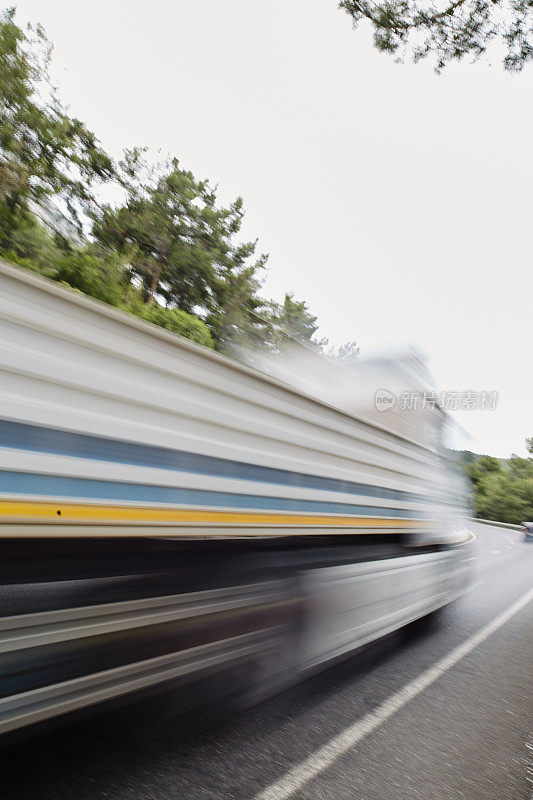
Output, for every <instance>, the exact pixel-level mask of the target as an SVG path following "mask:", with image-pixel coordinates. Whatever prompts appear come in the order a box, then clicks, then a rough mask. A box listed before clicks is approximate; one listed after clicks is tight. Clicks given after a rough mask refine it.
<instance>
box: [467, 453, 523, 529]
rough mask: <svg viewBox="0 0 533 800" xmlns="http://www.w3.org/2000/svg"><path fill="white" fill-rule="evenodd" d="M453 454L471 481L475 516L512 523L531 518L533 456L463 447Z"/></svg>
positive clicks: (517, 523) (518, 523)
mask: <svg viewBox="0 0 533 800" xmlns="http://www.w3.org/2000/svg"><path fill="white" fill-rule="evenodd" d="M526 441H528V440H526ZM453 457H454V460H455V461H459V463H461V464H462V466H463V470H464V472H465V475H466V476H467V477H468V479H469V480H470V482H471V485H472V489H473V506H474V514H475V516H476V517H479V518H480V519H493V520H497V521H499V522H508V523H511V524H514V525H520V523H522V522H524V521H526V520H533V459H531V458H520V457H519V456H516V455H512V456H511V457H510V458H508V459H498V458H493V457H492V456H477V455H476V454H475V453H471V452H469V451H466V450H465V451H461V452H459V453H454V454H453Z"/></svg>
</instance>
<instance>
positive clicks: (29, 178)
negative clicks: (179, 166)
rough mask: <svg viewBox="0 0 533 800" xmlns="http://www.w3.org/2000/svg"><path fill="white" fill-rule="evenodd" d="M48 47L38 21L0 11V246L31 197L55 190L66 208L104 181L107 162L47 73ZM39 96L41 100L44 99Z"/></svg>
mask: <svg viewBox="0 0 533 800" xmlns="http://www.w3.org/2000/svg"><path fill="white" fill-rule="evenodd" d="M50 52H51V46H50V44H49V42H48V41H47V39H46V36H45V34H44V32H43V30H42V28H40V27H39V26H38V27H37V28H36V29H35V30H32V29H31V27H29V26H28V28H27V29H26V31H23V30H22V29H21V28H19V27H18V25H16V23H15V21H14V9H8V10H7V11H4V12H2V13H0V246H2V247H3V248H4V249H6V248H7V246H8V239H9V237H10V236H11V235H12V232H13V230H14V229H15V228H16V226H17V222H19V221H20V220H21V218H22V217H21V213H20V212H21V211H25V210H27V208H28V201H29V199H30V198H33V199H34V200H38V199H39V198H40V197H43V196H44V195H47V194H57V195H61V197H62V198H63V200H64V202H65V204H66V206H67V208H68V209H69V212H70V213H71V214H72V216H73V217H74V218H75V219H76V220H77V221H79V217H78V213H79V210H80V209H81V208H84V207H85V206H86V205H87V204H88V203H90V201H91V199H92V193H91V187H92V186H93V184H95V183H97V182H100V181H106V180H109V179H110V178H111V177H112V176H113V174H114V170H113V164H112V161H111V159H110V158H109V157H108V156H107V155H106V154H105V153H104V152H103V150H101V148H100V147H99V145H98V142H97V140H96V137H95V136H94V134H93V133H91V131H89V130H88V129H87V128H86V127H85V125H84V124H83V123H82V122H80V120H77V119H73V118H71V117H69V115H68V114H67V113H66V112H65V110H64V108H63V107H62V105H61V103H60V101H59V100H58V98H57V96H56V94H55V91H54V88H53V87H52V86H51V84H50V80H49V77H48V63H49V60H50ZM42 98H44V99H42Z"/></svg>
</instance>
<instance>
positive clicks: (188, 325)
mask: <svg viewBox="0 0 533 800" xmlns="http://www.w3.org/2000/svg"><path fill="white" fill-rule="evenodd" d="M123 307H124V308H125V309H126V310H127V311H129V312H130V313H133V314H135V316H137V317H141V319H144V320H146V321H147V322H151V323H153V324H154V325H158V326H159V327H160V328H166V330H167V331H172V333H178V334H179V335H180V336H184V337H185V338H186V339H190V340H191V341H192V342H196V343H197V344H202V345H204V347H208V348H209V349H211V350H213V349H214V347H215V343H214V341H213V338H212V336H211V333H210V331H209V328H208V327H207V325H206V324H205V322H203V321H202V320H201V319H198V317H195V316H194V314H188V313H187V312H186V311H182V309H181V308H164V307H163V306H160V305H158V304H157V303H154V304H153V305H147V304H146V303H139V302H137V303H135V302H134V303H132V304H131V305H125V306H123Z"/></svg>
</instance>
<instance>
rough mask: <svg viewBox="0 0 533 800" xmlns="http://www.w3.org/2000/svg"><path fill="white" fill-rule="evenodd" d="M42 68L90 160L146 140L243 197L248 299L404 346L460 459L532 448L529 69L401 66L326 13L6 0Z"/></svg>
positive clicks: (336, 337)
mask: <svg viewBox="0 0 533 800" xmlns="http://www.w3.org/2000/svg"><path fill="white" fill-rule="evenodd" d="M17 19H18V21H19V23H20V22H23V21H26V20H31V21H34V22H35V21H39V22H41V23H42V24H43V25H44V27H45V29H46V31H47V34H48V36H49V38H50V39H52V41H53V42H54V45H55V51H54V61H53V69H52V74H53V77H54V79H55V82H56V83H57V84H58V85H59V87H60V90H61V91H60V94H61V96H62V97H63V99H64V100H65V101H66V102H67V103H68V104H70V106H71V110H72V113H74V114H75V115H77V116H79V117H80V118H81V119H83V120H84V121H85V122H86V123H87V124H88V125H89V126H90V127H91V128H92V129H93V130H94V131H95V132H96V134H97V135H98V137H99V138H100V140H101V141H102V143H103V145H104V146H105V148H107V149H108V150H109V151H110V152H111V153H112V154H113V155H115V156H118V155H119V154H120V152H121V149H122V148H123V147H125V146H133V145H137V144H139V145H144V144H146V145H148V146H150V147H151V148H153V149H154V150H156V149H158V148H162V150H163V152H170V153H171V154H175V155H177V156H178V157H179V158H180V160H181V164H182V165H183V166H185V167H187V168H190V169H191V170H192V171H193V172H194V173H195V174H196V175H197V176H198V177H201V178H203V177H208V178H210V179H211V180H212V182H214V183H218V184H219V186H220V197H221V199H223V200H224V201H228V200H230V199H232V198H233V197H234V196H236V195H238V194H240V195H242V196H243V198H244V202H245V208H246V211H247V215H246V223H245V235H246V237H247V238H256V237H259V246H260V249H261V250H262V251H264V252H268V253H269V254H270V259H269V269H268V274H267V279H266V282H265V285H264V289H263V294H264V295H265V296H272V297H274V298H276V299H281V298H282V297H283V294H284V292H285V291H286V290H289V291H293V292H294V293H295V295H296V297H297V298H302V299H306V300H307V301H308V303H309V305H310V308H311V309H312V311H313V312H314V313H316V314H317V315H318V318H319V323H320V331H319V332H320V334H321V335H323V336H327V337H329V338H330V339H331V340H332V341H333V342H334V343H336V344H340V343H342V342H343V341H346V340H350V339H356V340H357V342H358V343H359V345H360V347H361V349H362V351H363V352H365V351H368V350H369V349H370V348H374V347H376V346H378V347H381V346H390V345H398V344H400V343H402V342H411V343H414V344H416V345H418V346H419V347H420V348H422V349H423V351H424V352H425V353H426V354H427V356H428V357H429V359H430V366H431V368H432V370H433V372H434V374H435V376H436V379H437V382H438V385H439V387H440V388H441V389H442V390H450V391H451V390H458V391H465V390H474V391H475V390H477V391H482V390H487V391H493V390H496V391H498V392H499V393H500V399H499V405H498V409H497V410H496V411H485V412H463V413H462V414H459V415H457V418H458V420H459V421H460V423H461V424H462V425H463V426H464V427H466V428H467V429H468V430H470V432H471V433H472V435H473V437H474V438H473V440H472V442H471V447H472V449H477V450H478V451H480V452H488V453H493V454H495V455H498V456H507V455H509V453H510V452H512V451H514V452H518V453H521V454H525V450H524V445H523V440H524V437H525V436H533V414H532V413H531V410H532V408H533V378H532V375H533V368H532V367H533V365H532V359H531V342H532V333H533V303H532V289H533V280H532V266H531V232H532V228H533V226H532V222H531V216H532V215H531V203H530V200H531V191H532V178H533V167H532V160H531V131H532V128H533V113H532V97H533V93H532V88H533V87H532V81H533V67H530V68H529V71H528V70H526V71H525V73H524V74H522V75H519V76H509V75H506V74H504V72H503V70H502V68H501V66H500V64H499V63H497V62H496V61H495V62H494V63H493V64H492V65H490V64H488V63H487V62H484V63H482V64H477V65H470V64H468V63H464V64H460V65H456V66H453V67H450V68H447V69H446V70H445V72H444V74H443V75H441V76H436V75H435V74H434V73H433V71H432V68H431V66H430V65H429V64H419V65H417V66H416V67H415V66H413V65H410V64H409V65H397V64H395V63H394V61H393V59H392V58H391V57H390V56H387V55H385V54H380V53H378V52H377V51H375V50H374V49H373V47H372V43H371V35H370V32H369V30H368V29H366V28H365V27H362V28H361V29H360V30H358V31H355V32H354V31H353V30H352V28H351V24H350V20H349V19H348V17H347V16H346V15H345V14H344V13H343V12H341V11H339V10H338V9H337V3H336V0H269V2H268V3H265V2H261V3H260V2H258V0H224V2H220V0H203V1H202V2H190V1H189V2H185V0H177V1H176V2H170V0H167V2H165V1H164V0H152V2H150V3H146V0H143V2H140V1H139V0H128V2H121V1H120V0H106V2H103V1H102V0H92V2H91V3H83V4H82V3H74V2H72V0H22V2H19V3H18V15H17Z"/></svg>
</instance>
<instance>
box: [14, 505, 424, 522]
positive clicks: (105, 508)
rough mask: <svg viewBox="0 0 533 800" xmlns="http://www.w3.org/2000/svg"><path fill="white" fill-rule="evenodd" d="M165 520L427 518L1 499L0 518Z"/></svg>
mask: <svg viewBox="0 0 533 800" xmlns="http://www.w3.org/2000/svg"><path fill="white" fill-rule="evenodd" d="M89 521H90V522H91V523H95V522H96V523H100V524H103V525H106V524H109V525H112V524H113V523H117V522H128V523H133V524H136V523H137V524H144V523H162V524H169V525H207V524H208V525H213V524H214V525H274V526H295V527H302V526H313V527H321V528H324V527H342V528H346V527H349V528H361V527H363V528H419V527H427V525H428V522H429V521H428V520H414V519H398V518H389V517H353V516H341V515H335V516H333V515H329V514H284V513H275V512H269V513H264V512H250V511H208V510H205V509H183V508H150V507H144V506H143V507H139V506H115V505H85V504H79V503H49V502H39V501H32V502H27V501H16V500H15V501H11V500H1V501H0V522H10V523H25V522H46V523H52V522H54V523H57V524H61V523H78V524H82V523H84V522H89Z"/></svg>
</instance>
